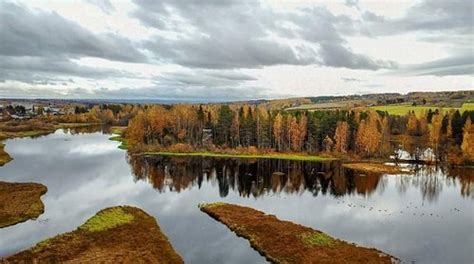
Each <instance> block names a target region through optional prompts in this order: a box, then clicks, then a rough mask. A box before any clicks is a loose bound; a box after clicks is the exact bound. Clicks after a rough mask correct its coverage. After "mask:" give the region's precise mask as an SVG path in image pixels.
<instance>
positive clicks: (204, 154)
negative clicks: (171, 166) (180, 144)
mask: <svg viewBox="0 0 474 264" xmlns="http://www.w3.org/2000/svg"><path fill="white" fill-rule="evenodd" d="M144 154H145V155H148V156H178V157H180V156H183V157H212V158H239V159H282V160H301V161H327V160H334V158H327V157H321V156H312V155H293V154H278V153H276V154H252V155H250V154H224V153H214V152H190V153H182V152H162V151H158V152H145V153H144Z"/></svg>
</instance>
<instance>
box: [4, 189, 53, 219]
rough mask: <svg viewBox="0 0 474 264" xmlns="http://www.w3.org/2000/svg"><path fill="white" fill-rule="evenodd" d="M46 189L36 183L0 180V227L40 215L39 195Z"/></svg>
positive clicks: (41, 205) (41, 207) (42, 208)
mask: <svg viewBox="0 0 474 264" xmlns="http://www.w3.org/2000/svg"><path fill="white" fill-rule="evenodd" d="M46 191H47V188H46V186H44V185H41V184H38V183H8V182H0V228H1V227H6V226H11V225H14V224H17V223H21V222H24V221H26V220H29V219H34V218H37V217H38V216H40V215H41V214H42V213H43V212H44V205H43V203H42V202H41V196H42V195H43V194H45V193H46Z"/></svg>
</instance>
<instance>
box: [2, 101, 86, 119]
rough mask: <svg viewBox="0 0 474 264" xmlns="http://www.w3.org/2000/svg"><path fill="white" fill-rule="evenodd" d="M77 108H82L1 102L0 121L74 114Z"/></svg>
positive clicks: (26, 102)
mask: <svg viewBox="0 0 474 264" xmlns="http://www.w3.org/2000/svg"><path fill="white" fill-rule="evenodd" d="M78 107H81V108H83V107H84V106H82V105H81V106H78V105H77V104H75V105H74V104H70V103H65V102H54V101H44V102H43V101H32V100H24V101H22V100H3V101H0V121H3V120H12V119H13V120H27V119H31V118H35V117H37V116H41V115H45V116H47V115H53V116H60V115H66V114H74V113H75V112H76V111H77V108H78Z"/></svg>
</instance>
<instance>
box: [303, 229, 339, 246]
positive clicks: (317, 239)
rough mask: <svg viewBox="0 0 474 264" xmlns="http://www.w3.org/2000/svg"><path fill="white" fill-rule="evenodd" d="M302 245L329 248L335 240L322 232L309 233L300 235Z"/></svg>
mask: <svg viewBox="0 0 474 264" xmlns="http://www.w3.org/2000/svg"><path fill="white" fill-rule="evenodd" d="M301 240H302V241H303V243H305V244H306V245H309V246H320V247H331V246H333V245H334V243H335V242H336V240H335V239H334V238H332V237H330V236H328V235H326V234H324V233H322V232H311V233H304V234H301Z"/></svg>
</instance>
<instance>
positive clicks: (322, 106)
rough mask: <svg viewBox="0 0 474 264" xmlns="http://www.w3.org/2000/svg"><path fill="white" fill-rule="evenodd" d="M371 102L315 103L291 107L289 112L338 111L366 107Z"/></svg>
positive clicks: (288, 109)
mask: <svg viewBox="0 0 474 264" xmlns="http://www.w3.org/2000/svg"><path fill="white" fill-rule="evenodd" d="M369 103H371V102H368V101H362V100H347V101H339V102H327V103H315V104H302V105H299V106H294V107H289V108H286V109H285V110H287V111H298V110H301V111H304V110H308V111H316V110H337V109H350V108H354V107H360V106H365V105H367V104H369Z"/></svg>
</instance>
